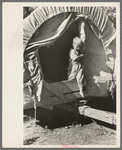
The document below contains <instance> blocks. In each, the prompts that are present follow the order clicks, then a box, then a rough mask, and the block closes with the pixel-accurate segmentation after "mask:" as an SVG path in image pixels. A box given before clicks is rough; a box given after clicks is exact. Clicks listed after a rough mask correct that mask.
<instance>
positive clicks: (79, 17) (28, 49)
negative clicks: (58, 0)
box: [23, 6, 116, 124]
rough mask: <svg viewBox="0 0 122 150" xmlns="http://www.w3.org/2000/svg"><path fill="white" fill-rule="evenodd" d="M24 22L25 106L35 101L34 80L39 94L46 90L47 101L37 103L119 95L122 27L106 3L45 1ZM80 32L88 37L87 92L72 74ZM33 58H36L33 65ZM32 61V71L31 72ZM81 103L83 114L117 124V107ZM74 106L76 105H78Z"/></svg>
mask: <svg viewBox="0 0 122 150" xmlns="http://www.w3.org/2000/svg"><path fill="white" fill-rule="evenodd" d="M93 12H94V13H93ZM23 22H24V24H23V29H24V30H23V31H24V32H23V48H24V60H23V62H24V109H28V108H32V107H34V99H33V97H32V96H31V94H30V90H29V88H30V87H32V85H33V88H32V90H33V89H34V92H35V96H36V94H37V93H39V92H40V93H39V94H40V97H41V101H40V102H38V103H37V107H43V108H46V109H50V110H52V109H53V107H54V106H56V107H61V105H62V106H63V109H68V108H65V104H68V103H71V102H76V101H82V102H83V101H84V100H87V99H89V98H90V97H106V96H108V93H111V94H112V95H113V91H114V89H115V86H116V30H115V28H114V27H113V25H112V23H111V22H110V20H109V18H108V16H107V15H106V14H105V12H104V10H103V9H102V8H100V7H82V6H81V7H80V6H78V7H50V8H48V7H39V8H37V9H36V10H35V11H33V12H32V13H31V14H30V15H29V16H28V17H27V18H25V19H24V21H23ZM84 24H85V26H84ZM75 36H78V37H80V38H84V43H85V47H84V60H83V63H84V64H83V66H84V67H83V71H84V76H85V79H83V80H85V82H86V85H85V91H84V94H85V98H82V97H81V95H80V94H79V88H78V84H77V81H76V80H75V79H74V80H71V81H68V80H67V79H68V75H67V72H68V71H67V68H68V65H69V51H70V48H71V45H72V40H73V38H74V37H75ZM29 63H32V64H33V69H32V68H31V67H30V66H29ZM29 67H30V68H31V71H32V72H29V69H28V68H29ZM31 82H33V84H31ZM36 83H38V84H36ZM36 85H37V86H36ZM40 89H41V90H40ZM78 109H79V113H80V114H81V115H85V116H88V117H91V118H94V119H98V120H102V121H105V122H108V123H110V124H116V114H115V113H110V112H104V111H101V110H97V111H96V109H93V108H90V107H89V106H86V105H84V103H83V106H79V107H78ZM69 110H71V111H72V107H71V108H70V107H69ZM96 112H97V113H96Z"/></svg>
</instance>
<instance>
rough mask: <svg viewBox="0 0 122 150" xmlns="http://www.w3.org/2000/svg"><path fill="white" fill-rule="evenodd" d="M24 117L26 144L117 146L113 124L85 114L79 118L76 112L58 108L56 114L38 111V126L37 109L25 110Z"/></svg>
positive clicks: (43, 110) (40, 109)
mask: <svg viewBox="0 0 122 150" xmlns="http://www.w3.org/2000/svg"><path fill="white" fill-rule="evenodd" d="M96 105H97V104H96ZM104 108H105V107H104ZM109 108H110V107H109ZM112 109H113V110H115V109H114V108H113V107H111V111H112ZM24 114H25V115H26V116H25V118H24V137H23V144H24V145H62V146H63V147H68V146H70V147H71V146H72V145H74V146H75V147H78V145H116V130H115V126H113V125H108V124H105V123H101V122H99V121H96V120H93V119H90V118H86V117H83V116H81V115H78V117H76V115H75V114H74V113H72V112H69V111H66V110H63V109H59V108H56V107H55V108H54V110H53V111H51V110H46V109H43V108H37V120H36V121H37V122H36V124H35V119H34V109H28V110H25V111H24ZM76 118H78V119H76Z"/></svg>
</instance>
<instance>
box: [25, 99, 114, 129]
mask: <svg viewBox="0 0 122 150" xmlns="http://www.w3.org/2000/svg"><path fill="white" fill-rule="evenodd" d="M87 105H88V106H90V107H92V108H95V109H99V110H104V111H109V112H114V113H115V112H116V101H115V100H111V99H110V98H108V99H106V98H92V99H90V100H89V101H88V102H87ZM24 115H27V116H29V117H31V118H34V109H33V108H31V109H26V110H24ZM36 119H37V120H39V122H38V123H37V124H38V125H40V126H41V127H45V126H46V127H48V128H49V129H55V128H60V127H65V126H71V125H73V124H74V125H75V124H76V123H77V124H81V125H85V124H90V123H92V122H93V121H94V120H93V119H90V118H87V117H84V116H81V115H76V114H75V113H73V112H70V111H67V110H64V109H60V108H57V107H54V109H53V110H48V109H44V108H41V107H37V118H36ZM95 121H96V122H97V123H100V124H102V125H104V126H108V127H110V128H113V129H115V126H113V125H112V126H111V125H108V124H107V123H104V122H101V121H97V120H95Z"/></svg>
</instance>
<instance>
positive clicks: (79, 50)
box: [68, 37, 84, 97]
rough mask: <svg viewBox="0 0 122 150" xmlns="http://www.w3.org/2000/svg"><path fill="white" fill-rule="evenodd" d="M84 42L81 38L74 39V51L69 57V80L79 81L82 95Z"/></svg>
mask: <svg viewBox="0 0 122 150" xmlns="http://www.w3.org/2000/svg"><path fill="white" fill-rule="evenodd" d="M83 56H84V54H83V41H81V39H80V38H78V37H75V38H74V39H73V49H71V50H70V53H69V57H70V62H71V66H72V69H71V73H70V75H69V77H68V79H69V80H72V79H77V83H78V86H79V90H80V95H81V96H82V97H84V94H83V76H84V74H83Z"/></svg>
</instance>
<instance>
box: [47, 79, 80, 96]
mask: <svg viewBox="0 0 122 150" xmlns="http://www.w3.org/2000/svg"><path fill="white" fill-rule="evenodd" d="M49 84H50V85H52V86H53V87H55V88H56V89H58V90H60V91H62V93H71V92H76V91H79V88H78V84H77V81H76V80H71V81H69V80H66V81H60V82H53V83H49Z"/></svg>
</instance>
